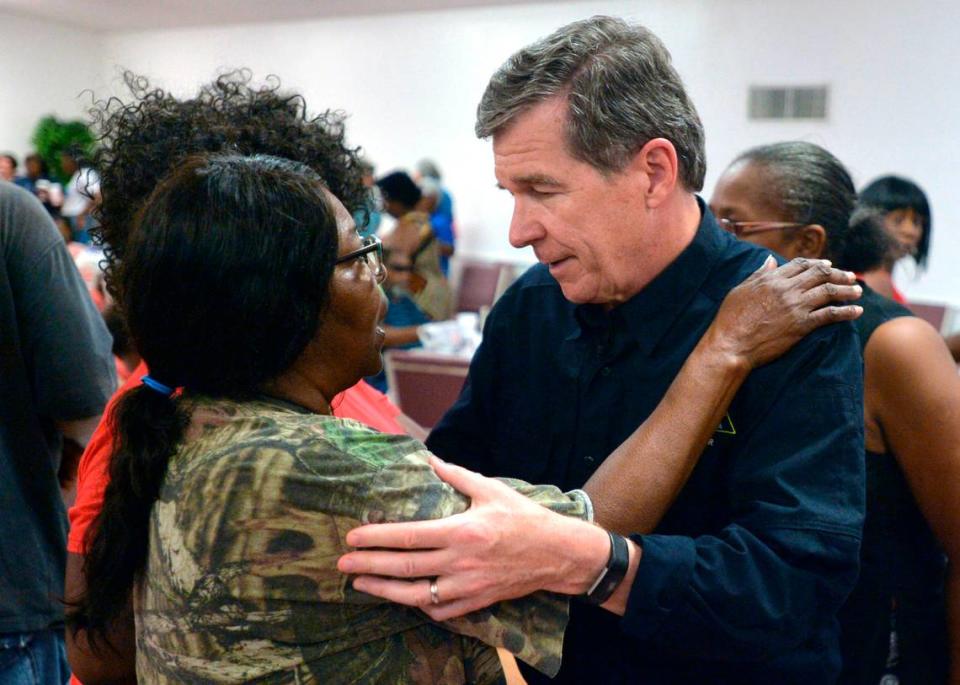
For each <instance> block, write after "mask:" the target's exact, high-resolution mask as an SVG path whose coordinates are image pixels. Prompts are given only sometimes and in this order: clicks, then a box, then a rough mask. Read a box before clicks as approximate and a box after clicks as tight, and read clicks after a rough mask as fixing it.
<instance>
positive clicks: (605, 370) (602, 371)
mask: <svg viewBox="0 0 960 685" xmlns="http://www.w3.org/2000/svg"><path fill="white" fill-rule="evenodd" d="M611 373H613V372H612V371H611V370H610V367H609V366H604V367H603V368H602V369H600V374H601V375H603V376H609V375H610V374H611Z"/></svg>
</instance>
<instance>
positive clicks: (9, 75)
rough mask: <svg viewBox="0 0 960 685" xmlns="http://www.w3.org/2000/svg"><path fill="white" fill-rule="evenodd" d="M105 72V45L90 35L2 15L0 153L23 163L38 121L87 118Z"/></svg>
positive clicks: (63, 26) (23, 18)
mask: <svg viewBox="0 0 960 685" xmlns="http://www.w3.org/2000/svg"><path fill="white" fill-rule="evenodd" d="M101 71H102V63H101V51H100V41H99V40H98V39H97V37H96V35H95V34H94V33H92V32H90V31H84V30H81V29H75V28H72V27H69V26H66V25H64V24H58V23H56V22H51V21H47V20H41V19H33V18H28V17H21V16H18V15H13V14H7V13H0V151H3V152H7V151H9V152H13V153H14V154H15V155H16V156H17V158H18V159H19V160H20V164H21V168H20V172H21V173H22V172H23V168H22V164H23V158H24V156H26V155H27V154H28V153H29V152H31V151H32V149H33V148H32V146H31V144H30V138H31V136H32V135H33V129H34V127H35V126H36V125H37V121H38V120H39V119H40V118H41V117H43V116H45V115H47V114H53V115H56V116H57V117H59V118H61V119H80V118H83V117H84V116H85V113H86V108H87V106H88V105H89V103H90V97H89V95H87V96H86V97H85V98H84V97H83V96H81V95H80V93H81V91H82V90H83V89H85V88H91V87H94V86H96V85H97V84H98V83H100V81H99V77H100V73H101Z"/></svg>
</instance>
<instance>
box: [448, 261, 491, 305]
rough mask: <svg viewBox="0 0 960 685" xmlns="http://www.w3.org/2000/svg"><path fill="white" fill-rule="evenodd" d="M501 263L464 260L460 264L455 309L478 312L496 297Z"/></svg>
mask: <svg viewBox="0 0 960 685" xmlns="http://www.w3.org/2000/svg"><path fill="white" fill-rule="evenodd" d="M502 270H503V265H502V264H499V263H497V262H483V261H474V260H465V261H462V262H461V265H460V282H459V286H458V287H457V301H456V311H458V312H479V311H480V308H481V307H491V306H493V303H494V300H496V299H497V295H498V294H499V293H498V292H497V289H498V286H499V285H500V274H501V271H502Z"/></svg>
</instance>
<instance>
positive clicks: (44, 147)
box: [33, 115, 94, 183]
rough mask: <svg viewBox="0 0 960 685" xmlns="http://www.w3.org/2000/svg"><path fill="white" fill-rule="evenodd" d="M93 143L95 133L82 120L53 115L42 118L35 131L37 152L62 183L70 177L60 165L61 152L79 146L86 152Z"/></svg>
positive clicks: (34, 137)
mask: <svg viewBox="0 0 960 685" xmlns="http://www.w3.org/2000/svg"><path fill="white" fill-rule="evenodd" d="M93 143H94V137H93V133H91V131H90V128H89V127H88V126H87V125H86V124H85V123H83V122H82V121H76V120H75V121H61V120H60V119H57V118H56V117H55V116H52V115H51V116H47V117H44V118H43V119H41V120H40V121H39V122H38V123H37V127H36V128H35V129H34V131H33V145H34V148H35V149H36V151H37V154H39V155H40V157H41V158H43V161H44V162H46V164H47V169H48V170H49V172H50V175H51V177H52V178H54V179H56V180H58V181H60V182H61V183H66V182H67V181H69V180H70V179H69V178H66V177H65V174H64V172H63V168H62V167H61V166H60V153H61V152H64V151H65V150H70V149H77V148H79V149H80V150H81V151H82V152H83V153H85V154H86V153H89V152H90V150H91V148H92V147H93Z"/></svg>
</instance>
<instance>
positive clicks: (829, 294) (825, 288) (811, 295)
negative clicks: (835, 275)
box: [803, 283, 863, 309]
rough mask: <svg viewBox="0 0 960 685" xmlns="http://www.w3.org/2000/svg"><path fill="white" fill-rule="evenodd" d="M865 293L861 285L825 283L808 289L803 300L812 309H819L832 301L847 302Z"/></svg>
mask: <svg viewBox="0 0 960 685" xmlns="http://www.w3.org/2000/svg"><path fill="white" fill-rule="evenodd" d="M861 295H863V288H861V287H860V286H859V285H837V284H836V283H824V284H823V285H818V286H816V287H815V288H811V289H810V290H808V291H807V292H806V293H805V294H804V297H803V301H804V302H805V303H806V305H807V306H808V307H809V308H810V309H817V308H819V307H823V306H825V305H828V304H830V303H831V302H847V301H849V300H857V299H859V298H860V296H861Z"/></svg>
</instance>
